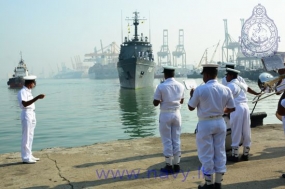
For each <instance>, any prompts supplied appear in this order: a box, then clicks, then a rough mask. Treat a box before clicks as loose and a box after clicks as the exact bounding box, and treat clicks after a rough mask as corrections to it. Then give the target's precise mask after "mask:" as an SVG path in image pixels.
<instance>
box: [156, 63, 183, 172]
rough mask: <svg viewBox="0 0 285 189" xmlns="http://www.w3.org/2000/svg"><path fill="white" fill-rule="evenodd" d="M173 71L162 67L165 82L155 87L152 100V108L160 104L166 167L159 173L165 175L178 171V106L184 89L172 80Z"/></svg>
mask: <svg viewBox="0 0 285 189" xmlns="http://www.w3.org/2000/svg"><path fill="white" fill-rule="evenodd" d="M174 71H175V67H172V66H165V67H164V71H163V73H164V78H165V81H164V82H162V83H160V84H159V85H158V86H157V88H156V91H155V93H154V100H153V105H154V106H158V105H159V104H160V115H159V132H160V136H161V141H162V144H163V155H164V156H165V161H166V165H165V167H163V168H161V171H162V172H166V173H173V172H179V171H180V166H179V163H180V157H181V149H180V134H181V114H180V105H181V104H183V101H184V90H185V88H184V86H183V85H182V84H181V83H180V82H178V81H176V80H175V79H174ZM172 158H173V161H172ZM172 165H173V167H172Z"/></svg>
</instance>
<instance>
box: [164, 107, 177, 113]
mask: <svg viewBox="0 0 285 189" xmlns="http://www.w3.org/2000/svg"><path fill="white" fill-rule="evenodd" d="M178 110H179V108H176V109H160V112H161V113H165V112H170V113H173V112H177V111H178Z"/></svg>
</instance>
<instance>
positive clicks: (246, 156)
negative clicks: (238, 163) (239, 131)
mask: <svg viewBox="0 0 285 189" xmlns="http://www.w3.org/2000/svg"><path fill="white" fill-rule="evenodd" d="M240 159H241V160H242V161H248V155H242V156H241V157H240Z"/></svg>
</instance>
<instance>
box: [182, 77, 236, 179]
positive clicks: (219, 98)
mask: <svg viewBox="0 0 285 189" xmlns="http://www.w3.org/2000/svg"><path fill="white" fill-rule="evenodd" d="M188 105H189V106H191V107H192V108H196V107H197V115H198V118H199V122H198V125H197V134H196V145H197V148H198V157H199V160H200V162H201V163H202V168H201V170H202V171H203V173H204V174H205V175H209V174H213V173H225V172H226V152H225V140H226V132H227V128H226V123H225V121H224V119H223V117H222V115H223V114H224V108H225V107H228V108H234V107H235V104H234V100H233V97H232V93H231V91H230V89H229V88H228V87H225V86H224V85H222V84H219V83H218V81H217V80H209V81H208V82H207V83H205V84H204V85H200V86H198V87H197V88H196V89H195V91H194V93H193V96H192V98H191V99H190V100H189V102H188Z"/></svg>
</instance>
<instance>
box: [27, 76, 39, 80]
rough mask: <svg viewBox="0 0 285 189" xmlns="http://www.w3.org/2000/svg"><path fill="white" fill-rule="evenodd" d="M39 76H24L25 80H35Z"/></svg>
mask: <svg viewBox="0 0 285 189" xmlns="http://www.w3.org/2000/svg"><path fill="white" fill-rule="evenodd" d="M36 78H37V76H35V75H28V76H25V77H24V80H35V79H36Z"/></svg>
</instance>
